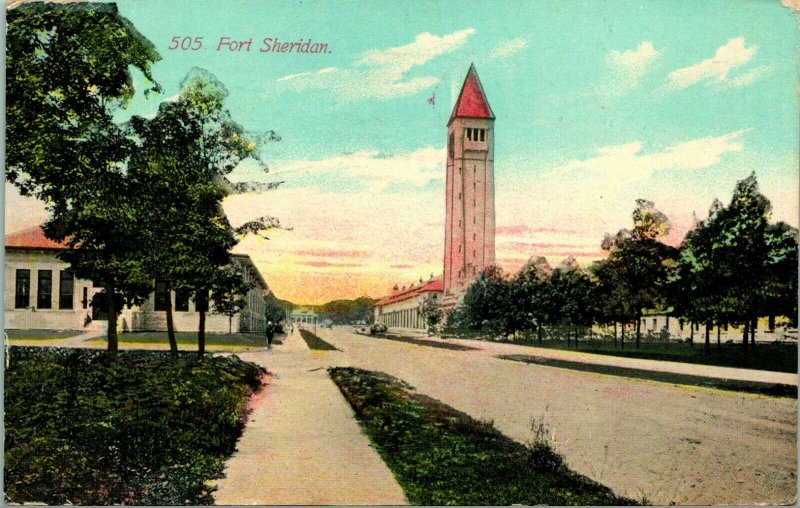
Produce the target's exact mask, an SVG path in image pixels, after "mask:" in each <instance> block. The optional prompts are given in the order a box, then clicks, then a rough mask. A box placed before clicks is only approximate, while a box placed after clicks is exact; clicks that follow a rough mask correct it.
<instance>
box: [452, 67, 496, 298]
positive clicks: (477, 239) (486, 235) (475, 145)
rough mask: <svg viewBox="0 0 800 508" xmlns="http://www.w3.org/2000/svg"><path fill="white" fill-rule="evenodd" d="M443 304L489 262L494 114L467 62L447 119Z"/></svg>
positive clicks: (491, 249)
mask: <svg viewBox="0 0 800 508" xmlns="http://www.w3.org/2000/svg"><path fill="white" fill-rule="evenodd" d="M445 194H446V198H445V202H446V211H445V233H444V297H443V304H444V306H445V307H453V306H454V305H457V304H458V303H460V302H461V300H462V299H463V296H464V292H465V291H466V289H467V287H469V284H470V283H471V282H472V281H473V280H474V279H475V276H476V275H477V274H478V273H480V272H481V271H482V270H483V269H484V268H486V267H487V266H490V265H493V264H494V113H492V108H491V107H489V102H488V101H487V100H486V94H484V92H483V87H482V86H481V81H480V79H478V73H477V72H476V71H475V66H474V65H470V67H469V71H467V77H466V78H465V79H464V84H463V85H462V86H461V93H459V94H458V100H457V101H456V103H455V106H454V107H453V112H452V114H451V115H450V120H449V121H448V122H447V177H446V184H445Z"/></svg>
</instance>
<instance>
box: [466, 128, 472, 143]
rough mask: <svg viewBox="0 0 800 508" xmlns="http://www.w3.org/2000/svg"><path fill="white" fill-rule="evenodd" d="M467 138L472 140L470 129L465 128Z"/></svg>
mask: <svg viewBox="0 0 800 508" xmlns="http://www.w3.org/2000/svg"><path fill="white" fill-rule="evenodd" d="M467 139H468V140H470V141H472V129H467Z"/></svg>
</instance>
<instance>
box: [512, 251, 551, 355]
mask: <svg viewBox="0 0 800 508" xmlns="http://www.w3.org/2000/svg"><path fill="white" fill-rule="evenodd" d="M552 271H553V269H552V268H550V265H549V264H548V263H547V260H546V259H545V258H543V257H531V258H530V259H529V260H528V261H527V262H526V263H525V265H523V267H522V268H520V270H519V272H518V273H517V275H516V277H514V280H513V281H512V282H511V292H512V295H513V298H512V302H513V304H514V309H513V311H512V312H513V315H514V317H513V319H514V320H515V321H517V322H518V323H519V328H520V329H523V330H536V337H537V338H538V339H539V342H541V341H542V327H543V326H544V325H545V324H547V323H549V322H550V321H549V313H548V309H549V308H550V306H549V305H548V303H549V302H548V298H549V294H548V288H547V279H548V277H549V276H550V274H551V273H552ZM509 310H511V309H509Z"/></svg>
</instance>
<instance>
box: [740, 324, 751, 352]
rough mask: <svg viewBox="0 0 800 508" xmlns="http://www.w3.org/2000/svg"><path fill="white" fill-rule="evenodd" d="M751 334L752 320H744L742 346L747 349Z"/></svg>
mask: <svg viewBox="0 0 800 508" xmlns="http://www.w3.org/2000/svg"><path fill="white" fill-rule="evenodd" d="M749 335H750V320H745V322H744V332H742V346H743V347H744V348H745V349H747V337H748V336H749Z"/></svg>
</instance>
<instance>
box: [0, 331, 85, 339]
mask: <svg viewBox="0 0 800 508" xmlns="http://www.w3.org/2000/svg"><path fill="white" fill-rule="evenodd" d="M5 333H6V334H8V340H10V341H11V342H15V341H28V340H36V341H50V340H53V341H56V340H63V339H68V338H70V337H75V336H77V335H80V334H81V333H83V332H81V331H79V330H5Z"/></svg>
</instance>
